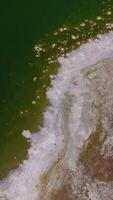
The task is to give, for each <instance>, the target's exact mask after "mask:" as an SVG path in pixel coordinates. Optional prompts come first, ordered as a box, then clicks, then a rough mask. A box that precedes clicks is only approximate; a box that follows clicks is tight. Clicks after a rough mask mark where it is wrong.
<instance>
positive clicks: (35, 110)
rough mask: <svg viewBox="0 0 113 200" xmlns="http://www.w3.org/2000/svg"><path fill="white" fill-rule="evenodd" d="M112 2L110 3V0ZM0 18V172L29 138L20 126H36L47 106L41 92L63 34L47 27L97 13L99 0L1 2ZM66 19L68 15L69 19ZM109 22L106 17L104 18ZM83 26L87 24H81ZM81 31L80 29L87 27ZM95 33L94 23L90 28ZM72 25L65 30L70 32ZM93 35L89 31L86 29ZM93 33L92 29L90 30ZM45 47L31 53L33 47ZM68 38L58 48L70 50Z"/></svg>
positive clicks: (53, 68)
mask: <svg viewBox="0 0 113 200" xmlns="http://www.w3.org/2000/svg"><path fill="white" fill-rule="evenodd" d="M111 4H113V2H111ZM0 8H1V11H0V13H1V17H0V177H1V178H2V177H3V176H4V175H6V174H7V173H8V172H9V170H10V169H12V168H15V167H17V165H18V164H19V163H20V161H21V160H22V159H24V158H25V156H26V152H27V149H28V147H29V142H28V141H27V140H26V138H24V137H23V136H22V134H21V132H22V130H31V131H37V130H38V129H39V127H40V125H41V123H42V113H43V111H44V109H45V107H46V105H47V100H46V97H45V92H46V90H47V87H49V85H50V75H52V74H55V73H56V72H57V68H58V64H57V62H53V63H49V62H48V58H49V57H53V58H54V60H56V58H57V57H58V56H60V55H62V54H61V52H60V50H59V51H58V48H57V49H56V50H54V51H53V49H52V48H50V46H51V45H53V44H54V43H56V42H57V43H58V42H59V43H58V45H59V47H60V46H61V43H60V41H64V40H65V38H66V37H67V36H66V35H65V34H64V35H63V34H59V35H58V36H57V37H55V34H53V32H54V31H55V30H57V28H58V27H60V26H62V25H63V24H64V23H66V25H69V26H70V29H71V27H73V24H75V25H77V26H78V24H80V23H81V22H82V21H83V20H84V19H85V18H87V19H90V20H93V19H95V18H96V16H98V15H101V13H102V9H103V4H102V2H101V1H100V0H87V1H84V0H79V1H77V0H69V1H68V0H48V1H47V0H45V1H44V0H33V1H30V0H28V1H26V0H24V1H10V2H6V1H4V2H2V3H1V7H0ZM70 18H72V20H71V23H70V24H69V21H70ZM108 21H109V19H108ZM87 29H88V28H87ZM87 29H86V30H85V31H86V33H87V31H88V30H87ZM96 31H97V33H98V27H97V29H96ZM72 33H73V30H72V31H70V33H69V34H70V35H69V34H68V38H69V37H71V34H72ZM92 34H93V33H92ZM95 34H96V33H95ZM38 43H39V44H41V45H42V46H41V47H43V46H44V48H45V49H46V50H44V51H42V53H41V54H40V56H39V57H36V52H35V51H34V46H35V45H36V44H38ZM73 43H74V42H72V41H71V40H68V44H67V45H66V49H65V46H64V47H63V48H64V49H65V50H64V53H65V51H67V52H68V51H69V50H71V47H72V45H73V46H74V44H73Z"/></svg>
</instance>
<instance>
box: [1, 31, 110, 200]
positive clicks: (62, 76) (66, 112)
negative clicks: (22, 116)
mask: <svg viewBox="0 0 113 200" xmlns="http://www.w3.org/2000/svg"><path fill="white" fill-rule="evenodd" d="M112 56H113V32H110V33H108V34H104V35H101V37H100V38H99V39H95V40H92V41H90V42H87V43H86V44H83V45H81V47H80V48H79V49H77V50H75V51H73V52H71V53H70V54H69V55H68V57H67V58H59V62H60V68H59V72H58V74H57V76H56V77H55V79H54V80H52V88H50V89H49V91H48V92H47V97H48V99H49V101H50V103H51V106H49V107H48V108H47V109H46V111H45V113H44V123H43V127H42V128H41V130H40V132H38V133H36V134H35V135H34V136H33V137H32V139H31V140H32V142H31V147H30V149H29V151H28V159H27V160H25V161H23V163H22V164H21V165H20V166H19V168H18V169H16V170H14V171H12V172H11V173H10V174H9V176H8V177H6V178H5V179H4V180H3V181H1V182H0V197H1V198H0V199H3V198H4V199H8V200H40V199H39V195H40V191H41V182H40V177H41V175H43V174H44V173H45V172H46V171H48V170H49V169H50V167H51V166H52V165H53V164H54V162H55V161H57V159H58V158H59V156H60V153H61V152H62V151H64V153H66V151H68V154H69V157H68V156H67V165H71V167H74V166H73V163H75V162H72V160H73V159H75V161H76V158H77V155H78V151H77V150H78V149H79V147H80V145H81V144H82V142H83V141H84V140H85V139H86V138H87V137H88V132H86V130H85V128H84V125H83V124H82V122H81V112H82V109H83V108H82V107H83V101H84V95H83V94H84V93H85V92H87V87H86V86H85V82H84V80H83V77H82V73H81V70H82V69H84V68H86V67H89V66H91V65H93V64H95V63H97V62H99V61H101V60H102V59H105V58H108V57H112ZM67 108H69V109H67ZM90 128H91V127H90ZM73 148H75V149H76V151H74V155H73V153H72V154H71V153H69V152H71V151H72V150H73ZM92 199H93V198H92Z"/></svg>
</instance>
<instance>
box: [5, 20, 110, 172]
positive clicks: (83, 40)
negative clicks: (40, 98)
mask: <svg viewBox="0 0 113 200" xmlns="http://www.w3.org/2000/svg"><path fill="white" fill-rule="evenodd" d="M96 22H97V23H100V28H102V27H101V20H96ZM83 23H84V22H83ZM83 23H81V24H82V25H80V26H79V28H78V29H79V31H78V33H79V34H80V29H81V31H82V32H83V28H84V24H83ZM106 23H107V22H106ZM86 24H87V22H86ZM102 24H103V21H102ZM91 25H93V22H92V24H91ZM96 25H97V24H96ZM94 27H95V25H94ZM62 29H64V32H65V27H63V28H60V29H59V30H58V31H59V32H61V33H62ZM108 29H109V28H105V27H103V30H102V29H101V34H102V32H103V33H105V32H107V31H109V30H108ZM110 30H112V27H110ZM93 31H94V30H93ZM55 32H57V31H55ZM55 32H54V33H55ZM83 33H84V32H83ZM70 34H71V36H73V31H72V33H71V32H70ZM85 34H87V31H86V32H85V33H84V35H85ZM93 34H94V35H93ZM98 34H100V31H99V28H98V29H97V30H95V33H94V32H93V33H92V35H93V36H90V39H91V40H93V39H94V38H96V35H98ZM76 35H77V33H76ZM82 35H83V34H82ZM98 37H100V36H98ZM88 39H89V35H86V37H85V36H83V37H81V38H78V39H75V38H74V36H73V38H71V41H69V44H70V46H68V49H65V48H64V47H62V45H61V47H60V50H61V51H63V52H62V53H61V56H64V57H65V55H66V56H67V53H68V52H70V51H73V50H74V49H77V48H78V47H79V46H81V45H82V44H83V43H86V42H87V41H88ZM63 40H64V39H63ZM66 45H67V44H66ZM64 46H65V45H64ZM54 48H55V47H53V49H54ZM62 49H63V50H62ZM60 50H59V49H58V50H57V49H56V50H55V51H56V52H57V51H60ZM44 53H45V54H46V52H43V51H42V55H43V54H44ZM53 54H54V53H53ZM36 55H37V53H36ZM58 56H60V55H59V52H58ZM46 57H47V55H46ZM56 57H57V54H56ZM52 62H53V63H52ZM55 62H56V61H55ZM48 63H49V66H53V65H54V59H53V60H52V59H51V60H49V61H48ZM45 65H46V64H45ZM55 65H57V64H55ZM49 68H50V67H49ZM58 69H59V67H58V66H56V67H55V74H56V73H57V70H58ZM44 70H46V69H44ZM52 70H53V72H51V71H50V74H49V73H48V77H49V76H50V75H55V74H54V67H53V68H52ZM50 79H51V78H50V77H49V81H50ZM50 85H51V83H50V82H49V85H48V86H50ZM48 86H47V87H48ZM45 90H46V88H45ZM44 95H45V94H44ZM44 99H45V97H44ZM34 101H35V100H34ZM44 101H45V104H46V103H47V99H46V100H44ZM47 105H49V104H48V103H47V104H46V107H45V106H44V108H43V111H44V110H45V109H46V108H47ZM40 125H43V112H42V114H41V124H40ZM36 126H37V125H36ZM27 151H29V149H27ZM27 154H28V153H27V152H26V156H25V157H24V158H26V157H27ZM21 162H23V160H22V161H20V162H19V163H21ZM7 174H8V173H7Z"/></svg>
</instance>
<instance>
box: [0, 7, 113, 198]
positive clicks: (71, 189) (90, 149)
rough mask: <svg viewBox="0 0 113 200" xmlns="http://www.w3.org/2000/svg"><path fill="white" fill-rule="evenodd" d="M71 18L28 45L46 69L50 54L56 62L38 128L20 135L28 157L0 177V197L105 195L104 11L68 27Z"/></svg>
mask: <svg viewBox="0 0 113 200" xmlns="http://www.w3.org/2000/svg"><path fill="white" fill-rule="evenodd" d="M107 5H108V4H107ZM104 7H105V5H104ZM73 19H74V18H73V17H72V18H71V19H69V20H67V21H66V23H65V24H64V25H63V26H62V27H60V28H58V29H57V30H56V31H54V32H53V33H52V34H53V36H54V37H56V38H58V40H57V39H56V40H54V42H53V41H52V42H51V41H49V37H50V36H49V35H48V36H45V37H44V38H43V40H45V41H46V40H47V41H49V42H48V44H46V43H42V41H43V40H41V41H40V42H39V43H36V44H35V46H34V51H35V56H36V57H37V58H39V59H41V58H42V57H41V55H42V56H43V58H45V60H46V59H47V60H48V65H49V64H50V66H53V65H54V64H55V63H56V59H57V58H58V63H59V65H60V67H59V70H58V73H57V75H56V76H55V77H54V76H52V73H51V74H48V75H49V76H50V79H51V88H48V89H47V90H46V96H47V99H48V102H49V104H50V105H48V107H47V108H46V110H45V112H44V117H43V126H42V127H41V128H40V130H39V131H38V132H35V133H34V134H33V135H32V134H31V133H30V132H29V131H26V130H25V131H24V132H23V135H24V136H25V137H26V140H27V141H28V142H29V141H31V147H30V148H29V150H28V157H27V159H26V160H24V161H23V163H21V164H20V166H19V168H17V169H16V170H13V171H11V172H10V174H9V175H8V176H7V177H6V178H4V179H3V181H1V182H0V198H1V199H8V200H15V199H16V200H31V199H32V200H40V199H44V200H51V199H52V200H60V199H62V200H63V199H65V200H66V198H67V199H68V200H73V199H74V200H75V199H76V200H79V199H80V200H82V199H83V200H85V199H87V200H88V199H90V200H95V199H99V200H103V199H104V200H108V199H110V200H112V195H113V194H112V186H113V182H112V181H113V177H112V162H113V160H112V155H113V152H112V149H113V148H112V145H113V144H112V140H113V139H112V97H113V91H112V85H113V81H112V76H113V32H112V28H113V25H112V11H111V10H110V6H108V7H107V6H106V9H105V10H103V13H101V15H99V16H96V18H95V19H93V20H88V19H85V20H84V21H82V22H81V23H80V24H79V25H78V26H72V24H71V25H69V24H70V23H71V22H72V21H73ZM69 21H70V23H69ZM70 29H71V31H70ZM88 30H89V31H88ZM104 32H109V33H106V34H103V33H104ZM100 33H101V35H100ZM50 34H51V33H50ZM97 34H98V35H97ZM66 35H68V37H67V38H66ZM78 35H79V37H78ZM96 35H97V36H96ZM94 37H96V39H94ZM61 38H62V39H61ZM91 38H92V39H91ZM88 39H90V40H88ZM65 40H66V41H65ZM59 41H60V42H61V43H60V45H59ZM83 43H85V44H83ZM68 44H70V45H69V46H68ZM67 46H68V49H67ZM48 47H50V48H48ZM77 47H78V48H77ZM75 48H76V50H73V49H75ZM53 49H54V51H53ZM69 50H70V51H71V52H70V53H68V54H67V52H69ZM72 50H73V51H72ZM59 51H60V53H59ZM51 52H53V54H52V53H51ZM54 52H55V54H54ZM48 55H51V56H50V57H49V58H48ZM46 64H47V62H46ZM56 68H57V66H56ZM47 70H48V69H47V68H44V69H43V75H44V74H46V72H47ZM32 78H33V79H32V81H33V83H35V82H36V81H37V77H36V76H33V77H32ZM43 86H44V83H43ZM37 95H39V94H37ZM35 103H36V99H35V98H34V99H33V100H32V104H33V106H34V105H35ZM35 108H36V107H35ZM21 114H22V113H21ZM22 115H23V114H22ZM103 166H104V167H103ZM108 169H109V170H108Z"/></svg>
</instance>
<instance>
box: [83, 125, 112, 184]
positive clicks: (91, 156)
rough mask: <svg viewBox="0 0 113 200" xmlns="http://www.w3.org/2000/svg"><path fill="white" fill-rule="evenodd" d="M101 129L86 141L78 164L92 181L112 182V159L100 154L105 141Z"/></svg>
mask: <svg viewBox="0 0 113 200" xmlns="http://www.w3.org/2000/svg"><path fill="white" fill-rule="evenodd" d="M102 131H103V130H102V127H101V126H100V127H98V128H97V129H96V131H95V132H94V133H92V134H91V135H90V136H89V138H88V140H87V141H86V143H85V145H84V147H83V150H82V152H81V154H80V162H81V163H82V164H83V166H84V172H85V174H86V175H88V176H90V177H91V178H92V179H93V180H94V179H98V180H100V181H105V182H109V181H113V157H110V156H108V157H104V155H102V154H101V148H102V145H103V143H104V141H105V140H106V137H107V136H106V135H104V136H103V137H102V135H103V132H102Z"/></svg>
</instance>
